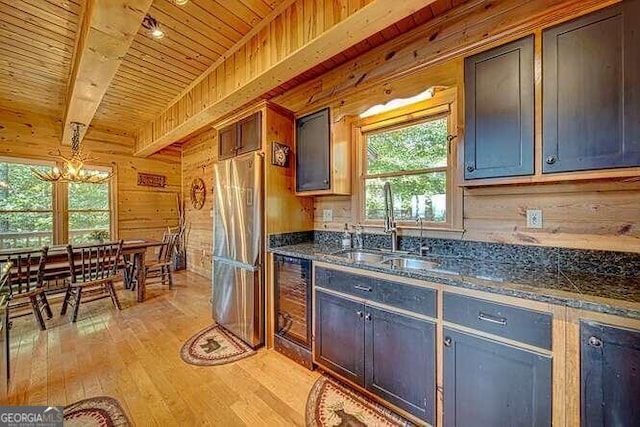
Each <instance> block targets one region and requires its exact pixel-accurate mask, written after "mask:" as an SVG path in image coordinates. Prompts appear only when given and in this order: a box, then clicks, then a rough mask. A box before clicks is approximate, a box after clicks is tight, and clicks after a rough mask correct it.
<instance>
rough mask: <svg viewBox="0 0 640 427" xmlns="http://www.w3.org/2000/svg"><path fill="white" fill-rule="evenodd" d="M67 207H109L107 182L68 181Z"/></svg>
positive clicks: (74, 208)
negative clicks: (85, 182)
mask: <svg viewBox="0 0 640 427" xmlns="http://www.w3.org/2000/svg"><path fill="white" fill-rule="evenodd" d="M69 209H71V210H84V209H105V210H107V209H109V183H108V182H103V183H102V184H84V183H77V182H70V183H69Z"/></svg>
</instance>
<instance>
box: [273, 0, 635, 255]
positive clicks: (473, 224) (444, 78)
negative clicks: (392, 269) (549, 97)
mask: <svg viewBox="0 0 640 427" xmlns="http://www.w3.org/2000/svg"><path fill="white" fill-rule="evenodd" d="M484 3H485V2H479V1H477V2H470V3H469V4H468V5H467V6H464V7H463V10H462V11H456V10H454V11H452V13H451V15H450V16H449V18H448V19H450V20H451V24H450V25H447V24H446V23H444V22H441V21H438V22H432V23H427V24H425V25H423V26H421V27H419V28H417V29H415V30H413V31H412V32H410V33H407V34H405V35H402V36H399V37H398V38H397V39H395V40H392V41H390V42H388V43H386V44H384V45H382V46H380V47H378V48H376V49H374V50H373V51H371V52H368V53H365V54H363V55H361V56H360V57H358V58H356V59H355V60H353V61H350V62H348V63H346V64H344V65H343V66H340V67H338V68H336V69H334V70H332V71H330V72H327V73H325V74H324V75H322V76H320V77H319V78H317V79H314V80H311V81H309V82H308V83H305V84H303V85H301V86H299V87H297V88H295V89H293V90H290V91H288V92H287V93H285V94H283V95H282V96H280V97H278V98H275V99H274V100H273V101H274V102H276V103H278V104H280V105H283V106H284V107H286V108H289V109H290V110H292V111H294V112H295V113H296V114H298V115H299V114H303V113H307V112H309V111H313V110H316V109H319V108H322V107H325V106H330V107H331V108H332V109H333V110H334V114H335V116H336V117H337V118H340V117H342V116H344V115H349V114H359V113H360V112H362V111H364V110H365V109H367V108H368V107H370V106H372V105H375V104H379V103H385V102H388V101H389V100H391V99H394V98H402V97H407V96H412V95H415V94H417V93H419V92H421V91H422V90H424V89H426V88H428V87H430V86H433V85H443V86H457V87H458V90H459V94H460V95H459V96H460V98H462V97H463V95H462V94H463V89H464V88H463V81H462V74H461V73H460V72H459V70H460V66H461V64H462V62H461V61H462V55H463V54H464V55H467V54H471V53H475V52H477V51H480V50H484V49H487V48H489V47H492V46H495V45H498V44H502V43H504V42H507V41H510V40H513V39H516V38H518V37H522V36H524V35H526V34H531V33H534V32H537V33H538V36H539V31H540V29H541V28H542V27H546V26H549V25H552V24H554V23H557V22H561V21H563V20H567V19H569V18H571V17H573V16H577V15H580V14H585V13H587V12H589V11H591V10H594V9H597V8H600V7H604V6H607V5H610V4H612V3H615V2H612V1H599V2H598V1H588V2H582V3H580V2H576V1H572V0H566V1H564V2H551V3H555V4H554V5H551V4H550V3H549V2H548V1H546V0H538V1H534V2H520V3H519V4H516V3H517V2H513V1H511V0H504V1H502V0H500V1H496V2H493V3H492V4H491V7H492V8H494V12H495V9H500V10H502V13H500V14H496V17H495V18H488V19H485V20H483V21H482V20H477V21H473V17H475V18H477V17H478V16H480V15H484V14H485V13H486V10H485V8H483V5H484ZM563 5H564V7H563ZM551 6H553V7H551ZM487 10H488V9H487ZM472 21H473V22H479V23H478V24H475V25H470V24H469V23H470V22H472ZM429 34H432V35H433V36H432V37H430V36H429ZM496 35H500V36H499V37H498V36H496ZM429 39H432V40H433V42H432V43H428V42H425V41H426V40H429ZM465 44H468V46H467V47H466V48H465V47H464V46H465ZM410 53H411V54H410ZM449 55H450V56H449ZM410 56H413V60H410V59H409V57H410ZM447 57H453V58H455V59H448V60H443V58H444V59H446V58H447ZM381 64H382V65H381ZM421 64H422V65H421ZM537 66H538V67H539V63H538V65H537ZM456 70H458V71H456ZM398 72H401V73H400V74H399V75H397V74H396V75H395V76H394V73H398ZM536 84H537V85H539V84H540V80H539V79H538V81H537V83H536ZM463 108H464V103H463V102H460V103H459V110H458V112H459V114H458V124H459V128H458V131H459V133H460V135H463V131H464V123H463V121H464V114H463V111H464V110H463ZM457 141H458V143H459V144H460V143H462V138H459V139H458V140H457ZM458 175H459V174H458ZM459 178H460V177H459V176H457V177H456V179H459ZM458 183H459V181H458ZM637 200H640V183H639V182H637V181H635V182H634V181H633V180H631V182H623V181H622V180H610V181H602V180H601V181H575V182H568V183H555V184H534V185H522V186H516V185H507V186H494V187H485V188H477V189H465V191H464V201H463V204H464V208H463V218H464V230H465V232H464V233H459V232H458V233H444V232H435V231H434V232H428V234H429V235H431V236H432V237H450V238H462V239H468V240H478V241H491V242H506V243H517V244H528V245H542V246H561V247H571V248H586V249H602V250H616V251H632V252H640V203H637ZM527 208H536V209H542V210H543V218H544V228H543V229H542V230H530V229H526V227H525V226H526V209H527ZM323 209H332V210H333V218H334V219H333V221H332V222H329V223H324V222H322V211H323ZM357 220H358V215H357V212H356V210H355V208H354V203H353V199H352V198H351V197H337V196H326V197H317V198H316V199H315V214H314V228H315V229H317V230H323V229H330V230H341V229H342V227H343V225H344V223H345V222H348V223H355V222H357ZM371 231H378V232H380V230H379V229H378V230H371ZM404 232H405V233H407V234H415V233H416V230H404Z"/></svg>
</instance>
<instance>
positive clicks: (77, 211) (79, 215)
mask: <svg viewBox="0 0 640 427" xmlns="http://www.w3.org/2000/svg"><path fill="white" fill-rule="evenodd" d="M53 166H54V165H53V163H51V164H48V165H47V164H44V165H43V164H40V165H34V164H33V162H31V163H29V161H28V160H24V159H20V160H17V159H16V160H14V159H11V160H8V159H0V249H7V248H26V247H40V246H43V245H54V244H63V243H67V242H72V243H76V244H77V243H83V242H91V241H93V240H95V239H93V238H92V237H91V235H92V233H94V232H95V231H96V230H98V231H100V230H102V231H104V232H107V233H110V232H111V226H110V224H111V217H110V215H111V213H110V195H109V191H110V190H109V183H102V184H80V183H70V184H62V183H55V184H54V183H50V182H44V181H40V180H39V179H37V178H36V177H35V176H34V175H33V173H32V172H31V169H32V168H37V169H40V170H42V171H46V170H49V169H51V168H52V167H53ZM64 185H68V199H67V200H65V201H64V203H61V204H60V205H61V206H59V208H58V209H56V205H57V204H56V203H54V190H55V187H56V186H64ZM61 188H62V187H59V189H61ZM65 212H66V213H65ZM56 221H59V222H65V221H66V223H65V224H66V229H67V230H68V235H67V236H60V237H58V238H56V237H55V236H56V230H55V224H56ZM58 234H60V233H58Z"/></svg>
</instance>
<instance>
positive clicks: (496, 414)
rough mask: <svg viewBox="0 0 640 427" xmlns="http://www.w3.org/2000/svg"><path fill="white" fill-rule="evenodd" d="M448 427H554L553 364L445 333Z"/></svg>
mask: <svg viewBox="0 0 640 427" xmlns="http://www.w3.org/2000/svg"><path fill="white" fill-rule="evenodd" d="M444 337H445V338H444V384H443V386H444V425H445V426H451V427H452V426H457V427H466V426H473V427H476V426H531V427H538V426H550V425H551V405H552V399H551V375H552V371H551V358H550V357H548V356H545V355H541V354H538V353H535V352H533V351H529V350H524V349H521V348H517V347H513V346H510V345H507V344H503V343H500V342H497V341H493V340H489V339H485V338H481V337H477V336H474V335H469V334H466V333H462V332H458V331H454V330H451V329H448V328H445V329H444Z"/></svg>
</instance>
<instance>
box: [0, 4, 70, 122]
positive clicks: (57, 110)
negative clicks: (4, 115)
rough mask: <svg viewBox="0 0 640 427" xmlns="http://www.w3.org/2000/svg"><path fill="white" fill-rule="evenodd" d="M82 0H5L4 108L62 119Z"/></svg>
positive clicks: (0, 53)
mask: <svg viewBox="0 0 640 427" xmlns="http://www.w3.org/2000/svg"><path fill="white" fill-rule="evenodd" d="M80 1H81V0H21V1H15V0H1V1H0V106H1V107H3V108H6V109H10V110H14V111H32V112H36V113H41V114H45V115H47V116H55V117H57V118H62V114H63V110H64V102H65V99H64V98H65V93H66V87H67V81H68V79H69V73H70V67H71V59H72V56H73V48H74V44H75V37H76V30H77V29H78V14H79V13H80V9H81V8H80Z"/></svg>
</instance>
